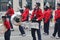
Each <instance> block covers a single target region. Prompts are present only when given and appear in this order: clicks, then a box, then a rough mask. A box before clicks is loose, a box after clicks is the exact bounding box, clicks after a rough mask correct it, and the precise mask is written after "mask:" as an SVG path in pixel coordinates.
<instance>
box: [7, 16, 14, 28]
mask: <svg viewBox="0 0 60 40" xmlns="http://www.w3.org/2000/svg"><path fill="white" fill-rule="evenodd" d="M7 18H9V22H10V26H11V29H13V25H12V23H11V16H9V15H8V16H7Z"/></svg>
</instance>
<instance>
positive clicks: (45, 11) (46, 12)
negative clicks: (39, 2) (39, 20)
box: [43, 9, 51, 23]
mask: <svg viewBox="0 0 60 40" xmlns="http://www.w3.org/2000/svg"><path fill="white" fill-rule="evenodd" d="M43 14H44V22H45V23H47V22H48V21H49V20H50V16H51V10H49V9H48V10H44V12H43Z"/></svg>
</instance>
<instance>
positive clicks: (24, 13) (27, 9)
mask: <svg viewBox="0 0 60 40" xmlns="http://www.w3.org/2000/svg"><path fill="white" fill-rule="evenodd" d="M20 12H21V16H22V19H21V21H22V22H25V21H28V15H29V5H26V6H25V10H24V11H23V10H20ZM19 30H20V32H21V34H22V35H23V36H24V35H25V31H24V28H23V27H22V26H21V25H19Z"/></svg>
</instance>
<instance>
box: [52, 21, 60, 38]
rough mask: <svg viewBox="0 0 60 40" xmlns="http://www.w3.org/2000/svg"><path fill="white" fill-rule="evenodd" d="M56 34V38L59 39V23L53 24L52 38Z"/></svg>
mask: <svg viewBox="0 0 60 40" xmlns="http://www.w3.org/2000/svg"><path fill="white" fill-rule="evenodd" d="M57 32H58V37H60V23H59V22H57V23H55V27H54V33H53V36H54V37H55V36H56V33H57Z"/></svg>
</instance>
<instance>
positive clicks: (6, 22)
mask: <svg viewBox="0 0 60 40" xmlns="http://www.w3.org/2000/svg"><path fill="white" fill-rule="evenodd" d="M4 26H5V27H6V28H7V29H10V23H9V21H8V20H6V21H5V22H4Z"/></svg>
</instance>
